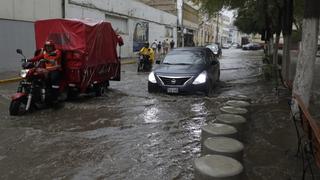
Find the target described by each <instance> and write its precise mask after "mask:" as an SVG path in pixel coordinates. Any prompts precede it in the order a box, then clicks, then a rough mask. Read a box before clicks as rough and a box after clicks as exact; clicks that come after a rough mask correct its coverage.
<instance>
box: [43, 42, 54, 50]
mask: <svg viewBox="0 0 320 180" xmlns="http://www.w3.org/2000/svg"><path fill="white" fill-rule="evenodd" d="M44 50H45V51H47V52H52V51H54V50H56V47H55V44H54V42H53V41H51V40H48V41H46V42H45V44H44Z"/></svg>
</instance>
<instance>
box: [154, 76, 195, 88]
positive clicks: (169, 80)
mask: <svg viewBox="0 0 320 180" xmlns="http://www.w3.org/2000/svg"><path fill="white" fill-rule="evenodd" d="M159 78H160V80H161V81H162V83H163V84H164V85H176V86H181V85H184V84H185V83H186V82H187V81H188V80H189V79H190V78H191V77H164V76H159Z"/></svg>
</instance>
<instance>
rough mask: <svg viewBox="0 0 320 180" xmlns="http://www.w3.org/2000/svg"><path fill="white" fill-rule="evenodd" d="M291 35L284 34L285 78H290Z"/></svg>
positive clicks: (283, 68) (283, 57)
mask: <svg viewBox="0 0 320 180" xmlns="http://www.w3.org/2000/svg"><path fill="white" fill-rule="evenodd" d="M290 46H291V35H289V34H288V35H284V37H283V53H282V77H283V79H284V80H290V64H291V55H290Z"/></svg>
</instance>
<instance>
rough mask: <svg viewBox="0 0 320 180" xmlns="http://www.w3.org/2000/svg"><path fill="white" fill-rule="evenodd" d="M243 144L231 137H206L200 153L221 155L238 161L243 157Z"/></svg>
mask: <svg viewBox="0 0 320 180" xmlns="http://www.w3.org/2000/svg"><path fill="white" fill-rule="evenodd" d="M243 149H244V145H243V144H242V143H241V142H240V141H238V140H236V139H232V138H228V137H213V138H208V139H206V140H205V141H204V142H203V150H202V152H201V153H202V155H208V154H211V155H223V156H228V157H231V158H234V159H236V160H238V161H239V162H242V159H243Z"/></svg>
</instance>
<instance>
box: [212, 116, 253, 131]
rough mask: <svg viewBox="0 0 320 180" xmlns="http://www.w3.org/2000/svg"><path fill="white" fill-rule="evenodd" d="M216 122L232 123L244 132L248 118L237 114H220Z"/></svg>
mask: <svg viewBox="0 0 320 180" xmlns="http://www.w3.org/2000/svg"><path fill="white" fill-rule="evenodd" d="M216 122H217V123H222V124H228V125H231V126H233V127H235V128H237V130H238V131H239V132H243V131H244V125H245V124H246V122H247V120H246V118H244V117H243V116H240V115H236V114H219V115H218V116H217V117H216Z"/></svg>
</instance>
